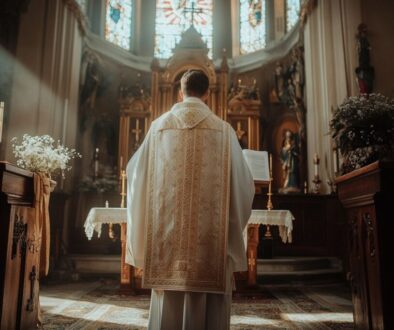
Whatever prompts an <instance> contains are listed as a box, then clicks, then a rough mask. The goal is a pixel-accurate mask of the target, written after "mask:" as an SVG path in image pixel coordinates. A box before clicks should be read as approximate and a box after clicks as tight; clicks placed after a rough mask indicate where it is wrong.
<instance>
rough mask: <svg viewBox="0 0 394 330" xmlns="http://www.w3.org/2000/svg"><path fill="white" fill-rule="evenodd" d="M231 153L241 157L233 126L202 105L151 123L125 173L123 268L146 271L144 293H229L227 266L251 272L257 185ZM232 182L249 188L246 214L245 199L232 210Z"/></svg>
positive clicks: (181, 106) (177, 109)
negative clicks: (249, 244) (246, 240)
mask: <svg viewBox="0 0 394 330" xmlns="http://www.w3.org/2000/svg"><path fill="white" fill-rule="evenodd" d="M191 99H192V98H191ZM234 141H235V142H234ZM234 143H236V145H237V146H236V147H234ZM234 148H238V149H239V150H238V149H237V154H238V151H239V154H241V152H240V147H239V144H238V141H237V140H236V137H235V134H234V132H233V130H232V128H231V126H230V125H229V124H228V123H226V122H224V121H223V120H221V119H220V118H218V117H217V116H216V115H214V114H213V113H212V112H211V110H210V109H209V108H208V107H207V106H206V105H205V104H204V103H202V102H201V101H200V102H196V101H189V102H181V103H177V104H175V105H174V107H173V108H172V109H171V111H169V112H167V113H165V114H164V115H162V116H161V117H160V118H158V119H156V120H155V121H154V122H153V123H152V125H151V128H150V130H149V132H148V134H147V136H146V137H145V140H144V142H143V144H142V145H141V147H140V148H139V149H138V151H137V152H136V154H135V155H134V156H133V158H132V159H131V160H130V162H129V164H128V166H127V176H128V194H127V200H128V225H127V237H128V239H127V250H126V252H127V253H126V262H127V263H129V264H132V265H134V266H136V267H140V268H142V269H143V283H142V285H143V287H145V288H152V289H164V290H173V291H193V292H212V293H224V292H225V291H226V271H227V268H226V267H228V265H229V262H230V264H231V268H232V271H239V270H245V269H246V254H245V248H244V245H243V239H242V230H243V228H244V226H245V224H246V222H247V220H248V217H249V215H250V207H251V201H252V198H253V194H254V184H253V180H252V179H251V176H250V173H249V171H248V170H247V169H246V168H247V165H245V164H244V160H243V158H242V155H241V156H240V157H241V158H240V162H239V164H238V165H237V166H235V167H234V168H233V169H232V165H231V166H230V164H231V157H232V152H231V150H233V149H234ZM233 156H234V155H233ZM237 168H241V169H242V171H243V172H242V175H243V177H242V176H241V175H240V174H239V175H238V176H237V174H236V173H237V171H236V170H237ZM239 172H241V171H239ZM244 173H246V175H245V174H244ZM234 177H239V178H240V179H243V180H244V182H245V179H244V178H246V180H248V181H246V182H245V183H246V185H245V187H243V188H242V187H241V188H240V191H241V194H242V192H245V193H244V196H245V197H244V199H245V201H246V203H245V202H243V204H245V205H246V206H244V208H243V209H242V207H239V205H241V204H242V203H241V201H238V200H240V199H242V196H241V197H237V200H236V201H234V203H232V204H233V205H230V199H234V198H233V196H232V195H231V196H230V189H231V185H232V184H233V182H232V181H233V180H232V178H234ZM238 204H239V205H238ZM232 210H233V211H232ZM231 211H232V216H231V215H230V214H229V213H230V212H231ZM229 219H230V227H229ZM231 223H232V224H231ZM229 242H230V243H231V244H230V245H231V246H230V247H229V246H228V243H229ZM229 258H230V259H229ZM229 260H230V261H229ZM227 282H228V281H227ZM227 286H228V285H227Z"/></svg>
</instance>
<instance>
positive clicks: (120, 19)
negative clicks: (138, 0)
mask: <svg viewBox="0 0 394 330" xmlns="http://www.w3.org/2000/svg"><path fill="white" fill-rule="evenodd" d="M131 23H132V0H106V6H105V32H104V35H105V39H106V40H108V41H110V42H112V43H114V44H115V45H117V46H119V47H122V48H124V49H126V50H130V39H131Z"/></svg>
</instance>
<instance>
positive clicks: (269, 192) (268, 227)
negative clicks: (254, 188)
mask: <svg viewBox="0 0 394 330" xmlns="http://www.w3.org/2000/svg"><path fill="white" fill-rule="evenodd" d="M269 173H270V180H269V184H268V193H267V196H268V201H267V210H268V211H270V210H272V209H273V208H274V205H273V204H272V181H273V178H272V154H270V155H269ZM266 227H267V231H266V232H265V235H264V237H267V238H272V234H271V230H270V226H269V225H266Z"/></svg>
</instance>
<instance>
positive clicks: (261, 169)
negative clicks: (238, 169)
mask: <svg viewBox="0 0 394 330" xmlns="http://www.w3.org/2000/svg"><path fill="white" fill-rule="evenodd" d="M242 153H243V155H244V158H245V160H246V163H247V164H248V166H249V169H250V173H252V176H253V180H254V181H257V182H261V183H267V184H268V183H269V180H270V171H269V165H268V152H267V151H256V150H249V149H243V150H242Z"/></svg>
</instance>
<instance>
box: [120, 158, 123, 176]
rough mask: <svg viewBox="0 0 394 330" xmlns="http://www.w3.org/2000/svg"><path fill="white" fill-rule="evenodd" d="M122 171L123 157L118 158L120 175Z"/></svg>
mask: <svg viewBox="0 0 394 330" xmlns="http://www.w3.org/2000/svg"><path fill="white" fill-rule="evenodd" d="M122 169H123V156H120V171H121V172H120V173H122Z"/></svg>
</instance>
